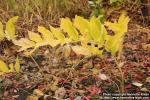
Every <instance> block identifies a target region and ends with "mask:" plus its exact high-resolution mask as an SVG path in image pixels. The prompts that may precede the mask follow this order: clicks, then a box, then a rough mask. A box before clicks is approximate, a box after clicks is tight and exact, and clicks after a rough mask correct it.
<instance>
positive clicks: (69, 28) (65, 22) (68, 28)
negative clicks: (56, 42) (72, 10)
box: [60, 18, 79, 41]
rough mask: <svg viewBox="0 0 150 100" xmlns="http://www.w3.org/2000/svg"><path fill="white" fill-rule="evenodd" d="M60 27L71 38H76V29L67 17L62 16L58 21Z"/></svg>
mask: <svg viewBox="0 0 150 100" xmlns="http://www.w3.org/2000/svg"><path fill="white" fill-rule="evenodd" d="M60 27H61V29H63V30H64V31H65V32H67V33H68V35H69V37H70V38H71V39H72V40H75V41H77V40H78V38H79V37H78V31H77V30H76V29H75V28H74V27H73V25H72V22H71V21H70V19H69V18H65V19H64V18H62V19H61V23H60Z"/></svg>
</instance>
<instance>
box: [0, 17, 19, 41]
mask: <svg viewBox="0 0 150 100" xmlns="http://www.w3.org/2000/svg"><path fill="white" fill-rule="evenodd" d="M18 18H19V17H18V16H15V17H13V18H11V19H9V20H8V22H7V23H6V30H5V32H4V29H3V24H2V22H0V41H1V40H3V39H4V38H5V37H6V38H7V39H8V40H14V39H15V38H16V35H15V26H14V24H15V23H16V22H17V20H18Z"/></svg>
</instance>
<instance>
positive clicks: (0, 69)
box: [0, 57, 20, 75]
mask: <svg viewBox="0 0 150 100" xmlns="http://www.w3.org/2000/svg"><path fill="white" fill-rule="evenodd" d="M19 71H20V63H19V59H18V57H17V58H16V63H15V64H13V63H11V64H10V65H9V66H7V65H6V63H4V61H2V60H0V75H3V74H4V73H9V72H19Z"/></svg>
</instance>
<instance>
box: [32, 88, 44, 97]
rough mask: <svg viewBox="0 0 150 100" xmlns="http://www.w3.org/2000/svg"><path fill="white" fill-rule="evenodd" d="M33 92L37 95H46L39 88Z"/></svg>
mask: <svg viewBox="0 0 150 100" xmlns="http://www.w3.org/2000/svg"><path fill="white" fill-rule="evenodd" d="M33 94H35V95H37V96H43V95H44V93H43V92H42V91H40V90H39V89H35V90H34V91H33Z"/></svg>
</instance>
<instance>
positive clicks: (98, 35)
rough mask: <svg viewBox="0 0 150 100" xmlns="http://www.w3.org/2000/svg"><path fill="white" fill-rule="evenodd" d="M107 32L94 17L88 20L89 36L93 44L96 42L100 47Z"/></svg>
mask: <svg viewBox="0 0 150 100" xmlns="http://www.w3.org/2000/svg"><path fill="white" fill-rule="evenodd" d="M106 34H107V31H106V29H105V27H104V25H103V24H101V22H100V20H99V19H98V18H96V17H92V18H91V20H90V35H91V36H92V38H93V40H94V41H95V42H98V43H99V45H100V46H102V45H103V44H104V42H105V36H106Z"/></svg>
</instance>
